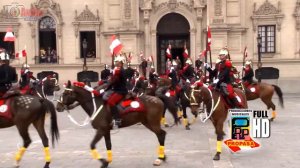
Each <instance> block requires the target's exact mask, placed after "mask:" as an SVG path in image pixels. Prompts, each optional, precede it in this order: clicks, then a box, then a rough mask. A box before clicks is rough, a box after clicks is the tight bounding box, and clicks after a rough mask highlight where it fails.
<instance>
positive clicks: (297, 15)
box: [293, 0, 300, 30]
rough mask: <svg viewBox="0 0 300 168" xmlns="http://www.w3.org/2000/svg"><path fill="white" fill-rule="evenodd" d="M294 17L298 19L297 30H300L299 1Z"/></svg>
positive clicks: (299, 1)
mask: <svg viewBox="0 0 300 168" xmlns="http://www.w3.org/2000/svg"><path fill="white" fill-rule="evenodd" d="M293 15H294V17H295V18H296V28H297V30H300V0H297V2H296V8H295V11H294V14H293Z"/></svg>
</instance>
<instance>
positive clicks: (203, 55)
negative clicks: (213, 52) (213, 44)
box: [200, 50, 206, 58]
mask: <svg viewBox="0 0 300 168" xmlns="http://www.w3.org/2000/svg"><path fill="white" fill-rule="evenodd" d="M205 55H206V50H203V51H202V52H201V55H200V57H203V58H204V57H205Z"/></svg>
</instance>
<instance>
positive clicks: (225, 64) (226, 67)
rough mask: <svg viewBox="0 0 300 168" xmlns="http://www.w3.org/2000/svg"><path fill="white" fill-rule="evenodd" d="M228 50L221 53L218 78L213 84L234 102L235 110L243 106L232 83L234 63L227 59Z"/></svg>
mask: <svg viewBox="0 0 300 168" xmlns="http://www.w3.org/2000/svg"><path fill="white" fill-rule="evenodd" d="M227 56H228V50H226V49H222V50H221V51H220V53H219V59H220V60H221V62H220V63H219V69H218V76H217V78H216V79H215V80H214V82H213V84H215V85H216V87H217V88H218V89H220V91H221V92H222V94H223V95H225V96H228V97H229V99H230V100H231V101H232V102H233V104H234V108H241V107H242V104H241V101H240V98H238V97H237V95H236V94H235V93H234V90H233V87H232V84H231V81H230V72H231V68H232V63H231V61H230V60H229V59H227Z"/></svg>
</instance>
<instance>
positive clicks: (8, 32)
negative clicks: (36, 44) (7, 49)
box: [3, 28, 15, 41]
mask: <svg viewBox="0 0 300 168" xmlns="http://www.w3.org/2000/svg"><path fill="white" fill-rule="evenodd" d="M3 41H15V36H14V34H13V33H12V29H11V28H8V29H7V30H6V34H5V36H4V39H3Z"/></svg>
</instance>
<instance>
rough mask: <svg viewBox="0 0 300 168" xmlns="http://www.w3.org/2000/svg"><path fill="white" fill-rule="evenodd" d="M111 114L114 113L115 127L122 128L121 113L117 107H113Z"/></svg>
mask: <svg viewBox="0 0 300 168" xmlns="http://www.w3.org/2000/svg"><path fill="white" fill-rule="evenodd" d="M111 112H112V115H113V119H114V126H116V127H118V128H119V127H120V126H121V122H122V121H121V118H120V113H119V111H118V108H117V106H113V107H111Z"/></svg>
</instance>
